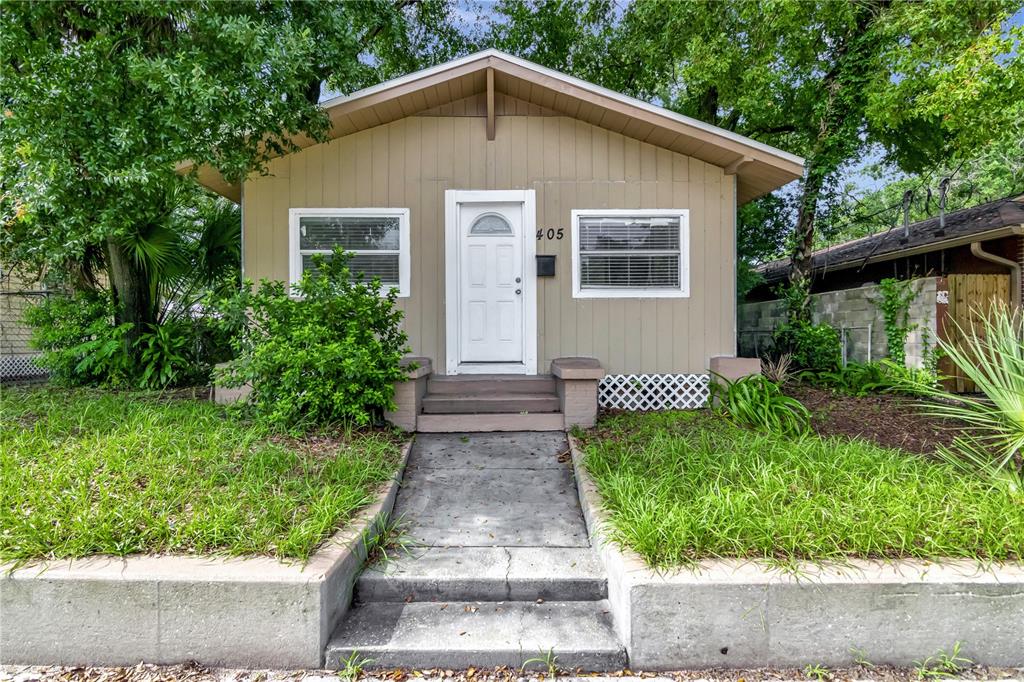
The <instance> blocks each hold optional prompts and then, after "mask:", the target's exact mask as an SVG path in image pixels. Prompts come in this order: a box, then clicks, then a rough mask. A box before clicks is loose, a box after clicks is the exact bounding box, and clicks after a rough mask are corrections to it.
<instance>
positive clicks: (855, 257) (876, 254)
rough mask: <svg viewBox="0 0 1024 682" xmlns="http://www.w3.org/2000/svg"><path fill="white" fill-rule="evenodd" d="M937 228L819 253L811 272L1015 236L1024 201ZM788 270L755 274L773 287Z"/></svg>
mask: <svg viewBox="0 0 1024 682" xmlns="http://www.w3.org/2000/svg"><path fill="white" fill-rule="evenodd" d="M940 222H941V221H940V220H939V217H938V216H936V217H934V218H928V219H927V220H922V221H920V222H916V223H911V224H910V226H909V229H908V230H907V232H908V234H907V235H904V231H903V226H902V225H897V226H895V227H893V228H891V229H890V230H888V231H886V232H879V233H878V234H873V235H869V236H867V237H861V238H860V239H853V240H851V241H848V242H844V243H842V244H836V245H835V246H829V247H827V248H824V249H819V250H818V251H815V252H814V253H813V254H812V256H811V268H812V269H813V270H814V271H815V272H817V273H818V274H823V273H825V272H829V271H832V270H843V269H846V268H852V267H861V265H862V264H866V263H874V262H877V261H884V260H891V259H893V258H899V257H902V256H909V255H912V254H916V253H927V252H929V251H939V250H941V249H945V248H949V247H952V246H960V245H963V244H969V243H970V242H973V241H982V240H986V239H996V238H999V237H1003V236H1006V235H1009V234H1012V233H1014V232H1019V231H1020V230H1022V229H1024V195H1021V196H1017V197H1011V198H1006V199H999V200H997V201H990V202H988V203H986V204H979V205H978V206H972V207H971V208H964V209H961V210H959V211H953V212H952V213H947V214H946V219H945V225H944V226H940ZM789 269H790V260H789V259H788V258H782V259H779V260H774V261H771V262H770V263H765V264H764V265H762V266H760V267H758V268H757V271H758V272H760V273H761V274H762V275H763V276H764V279H765V281H766V282H767V283H768V284H772V283H774V282H778V281H780V280H783V279H785V278H786V277H787V276H788V275H789Z"/></svg>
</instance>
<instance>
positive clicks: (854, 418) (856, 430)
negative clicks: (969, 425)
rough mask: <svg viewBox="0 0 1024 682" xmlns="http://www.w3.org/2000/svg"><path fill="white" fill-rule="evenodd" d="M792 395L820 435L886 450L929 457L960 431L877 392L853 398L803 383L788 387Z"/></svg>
mask: <svg viewBox="0 0 1024 682" xmlns="http://www.w3.org/2000/svg"><path fill="white" fill-rule="evenodd" d="M785 392H786V394H787V395H790V396H793V397H794V398H796V399H797V400H799V401H800V402H801V403H803V404H804V405H805V406H806V407H807V409H809V410H810V411H811V415H812V416H811V427H812V428H813V429H814V430H815V431H816V432H817V433H818V435H820V436H846V437H850V438H863V439H865V440H870V441H874V442H875V443H878V444H879V445H882V446H885V447H889V448H900V449H901V450H906V451H907V452H914V453H918V454H922V455H930V454H933V453H934V452H935V451H936V448H937V447H938V446H939V445H949V444H950V443H952V442H953V438H954V437H956V435H957V433H959V432H960V430H961V429H962V428H963V425H962V424H960V423H959V422H955V421H950V420H945V419H936V418H934V417H926V416H924V415H922V414H921V410H920V408H918V407H917V406H916V405H915V403H914V400H913V399H911V398H906V397H903V396H898V395H891V394H886V393H881V394H877V395H869V396H864V397H859V398H858V397H854V396H848V395H843V394H841V393H834V392H832V391H830V390H827V389H822V388H816V387H814V386H808V385H806V384H789V385H787V386H786V388H785Z"/></svg>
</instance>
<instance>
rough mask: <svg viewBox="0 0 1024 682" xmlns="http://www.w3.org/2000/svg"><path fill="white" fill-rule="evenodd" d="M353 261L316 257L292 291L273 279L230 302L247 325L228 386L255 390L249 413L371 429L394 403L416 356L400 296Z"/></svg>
mask: <svg viewBox="0 0 1024 682" xmlns="http://www.w3.org/2000/svg"><path fill="white" fill-rule="evenodd" d="M349 257H350V254H348V253H345V252H343V251H341V250H340V249H338V250H336V251H335V252H334V254H333V255H332V256H331V257H325V256H322V255H315V256H313V267H312V268H310V269H307V270H305V271H304V272H303V274H302V278H301V279H300V280H299V282H298V284H296V285H295V286H294V289H293V290H292V291H289V290H288V288H287V287H286V285H285V284H283V283H281V282H276V281H269V280H263V281H261V282H260V285H259V288H258V289H255V290H254V289H253V287H252V285H251V283H249V284H247V286H246V287H245V288H244V289H243V290H242V291H241V292H240V293H239V294H238V295H237V296H235V297H234V298H233V299H231V300H230V301H228V302H226V303H225V304H223V305H222V311H223V320H224V324H225V325H227V326H232V327H237V328H240V330H241V331H240V332H238V333H237V334H236V336H235V337H234V345H235V348H236V350H237V352H238V358H239V359H238V360H237V361H235V362H233V363H231V364H230V365H229V366H228V368H227V369H226V371H225V372H224V373H223V374H222V377H221V382H222V383H223V385H225V386H229V387H230V386H242V385H245V384H248V385H249V386H251V387H252V393H251V395H250V396H249V398H248V400H247V401H246V404H245V405H244V407H243V409H247V410H248V411H249V412H250V413H251V414H252V415H253V416H254V417H255V418H257V419H259V420H260V421H261V422H263V423H266V424H268V425H269V426H271V427H272V428H274V429H277V430H287V431H303V430H306V429H309V428H312V427H316V426H321V425H326V424H332V423H337V422H345V423H351V424H355V425H357V426H365V425H367V424H371V423H374V422H376V421H379V420H380V419H381V418H382V416H383V412H384V411H385V410H388V409H391V408H392V407H393V398H394V383H395V382H396V381H401V380H402V379H404V378H405V371H404V370H403V369H402V368H401V367H400V362H401V359H402V356H403V355H405V354H406V353H407V352H408V348H407V346H406V342H407V337H406V335H405V333H404V332H403V331H402V330H401V328H400V324H401V321H402V311H401V310H399V309H398V308H397V307H396V305H395V302H396V297H397V292H396V291H395V290H394V289H391V290H389V291H387V292H386V293H383V292H382V291H381V286H382V285H381V282H380V280H379V279H376V278H374V279H372V280H367V279H366V278H365V277H363V276H362V274H356V273H353V272H352V271H351V270H350V269H349V267H348V260H349Z"/></svg>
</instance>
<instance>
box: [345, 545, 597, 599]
mask: <svg viewBox="0 0 1024 682" xmlns="http://www.w3.org/2000/svg"><path fill="white" fill-rule="evenodd" d="M607 596H608V582H607V580H606V578H605V574H604V570H603V567H602V566H601V563H600V561H598V559H597V557H596V556H595V555H594V553H593V552H592V551H591V549H590V548H589V547H411V548H409V550H408V553H407V554H404V555H400V556H397V557H392V558H391V559H390V560H388V561H386V562H382V563H378V564H374V565H371V566H368V567H367V568H366V570H365V571H363V573H362V574H361V575H360V576H359V579H358V580H357V581H356V587H355V599H356V601H357V602H380V601H385V602H412V601H480V602H490V601H513V600H522V601H536V600H537V599H544V600H546V601H593V600H599V599H604V598H605V597H607Z"/></svg>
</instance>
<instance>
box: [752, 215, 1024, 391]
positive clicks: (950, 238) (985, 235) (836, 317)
mask: <svg viewBox="0 0 1024 682" xmlns="http://www.w3.org/2000/svg"><path fill="white" fill-rule="evenodd" d="M811 264H812V286H811V291H812V294H813V296H812V311H813V314H814V317H815V319H816V320H819V321H826V322H829V323H830V324H832V325H833V326H835V327H837V328H838V329H840V331H841V332H842V333H843V339H844V350H845V352H846V354H847V356H848V357H849V358H850V359H856V360H861V361H863V360H875V359H878V358H881V357H884V356H885V355H886V354H887V350H888V349H887V348H886V341H885V328H884V323H883V321H882V315H881V311H880V310H879V309H878V306H877V301H878V299H879V298H880V296H881V294H880V292H878V291H877V287H876V286H875V285H877V284H878V282H880V281H881V280H883V279H886V278H897V279H914V280H916V281H915V284H914V286H916V287H917V290H918V295H917V297H916V299H915V300H914V301H913V303H912V305H911V309H910V312H911V319H910V321H911V323H913V324H914V326H915V329H914V330H913V331H912V332H911V336H910V339H909V342H908V346H907V349H906V350H907V357H908V361H909V362H910V363H911V364H915V365H920V364H922V363H923V362H925V361H926V359H927V355H928V351H929V348H930V346H933V345H934V342H935V339H936V338H943V339H946V340H949V341H955V338H956V335H957V334H958V329H957V326H959V327H960V328H963V329H967V328H969V327H970V326H971V325H972V324H973V322H972V320H973V319H974V318H975V317H976V315H975V313H976V311H978V310H983V309H985V308H987V307H988V306H989V305H991V304H992V303H993V301H994V302H996V303H1001V304H1006V305H1011V306H1014V307H1016V308H1018V309H1019V308H1020V307H1021V299H1022V296H1024V282H1022V277H1021V272H1022V270H1024V195H1022V196H1017V197H1012V198H1007V199H1000V200H998V201H991V202H988V203H985V204H981V205H978V206H974V207H972V208H966V209H963V210H960V211H955V212H952V213H948V214H946V215H945V216H937V217H934V218H929V219H928V220H923V221H921V222H917V223H913V224H911V225H909V226H907V228H906V229H904V227H903V226H902V225H898V226H895V227H893V228H892V229H890V230H888V231H887V232H883V233H879V234H874V235H871V236H868V237H864V238H861V239H855V240H852V241H849V242H845V243H843V244H838V245H835V246H830V247H828V248H826V249H821V250H819V251H816V252H815V253H814V254H813V256H812V258H811ZM759 271H760V272H761V274H762V275H763V276H764V279H765V281H764V283H763V284H761V285H760V286H758V287H756V288H755V289H754V290H752V291H751V292H750V294H749V295H748V296H747V301H748V302H747V303H744V304H743V305H741V306H740V315H739V317H740V350H741V352H745V353H751V354H755V353H757V352H758V351H760V350H762V349H763V347H764V342H765V338H766V337H767V336H769V335H770V334H771V331H772V330H773V329H774V328H775V327H776V326H777V325H778V324H779V323H780V322H781V321H782V318H783V317H784V314H785V313H784V311H783V308H782V304H781V302H780V301H779V300H778V296H777V295H776V294H775V293H774V290H775V289H776V288H777V287H778V285H779V284H781V283H783V282H785V281H786V279H788V277H789V272H790V264H789V260H788V259H785V260H777V261H773V262H771V263H766V264H765V265H763V266H761V267H760V268H759ZM950 322H955V323H956V324H955V325H954V324H950ZM940 369H941V370H943V371H944V372H946V373H948V374H950V375H951V376H953V377H954V380H953V382H951V385H950V388H952V389H953V390H959V391H971V390H973V388H974V387H973V385H972V384H971V383H970V382H969V381H966V380H965V379H964V377H963V376H962V375H960V374H959V372H958V371H957V370H956V368H954V367H953V366H952V365H951V364H949V363H945V364H943V365H941V366H940Z"/></svg>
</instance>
